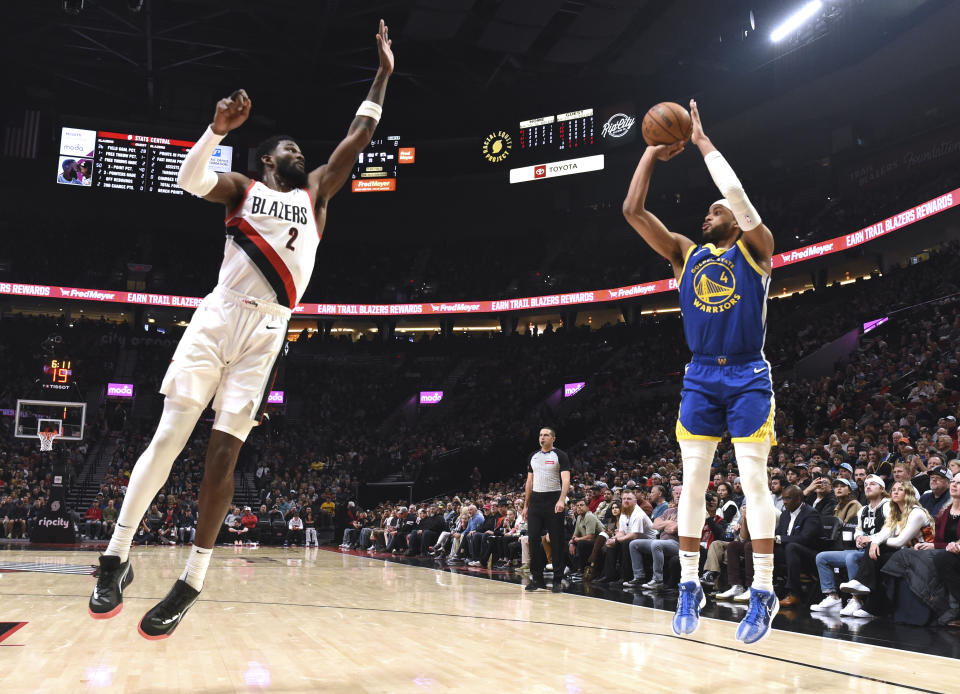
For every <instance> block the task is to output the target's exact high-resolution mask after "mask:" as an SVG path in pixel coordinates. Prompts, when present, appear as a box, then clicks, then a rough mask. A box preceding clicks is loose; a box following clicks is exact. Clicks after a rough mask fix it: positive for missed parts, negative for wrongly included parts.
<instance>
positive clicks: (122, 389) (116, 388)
mask: <svg viewBox="0 0 960 694" xmlns="http://www.w3.org/2000/svg"><path fill="white" fill-rule="evenodd" d="M107 397H111V398H132V397H133V384H132V383H108V384H107Z"/></svg>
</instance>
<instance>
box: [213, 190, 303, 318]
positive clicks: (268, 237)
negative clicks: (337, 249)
mask: <svg viewBox="0 0 960 694" xmlns="http://www.w3.org/2000/svg"><path fill="white" fill-rule="evenodd" d="M226 225H227V242H226V245H225V247H224V250H223V264H222V265H221V266H220V278H219V281H218V284H219V285H220V286H222V287H225V288H227V289H231V290H233V291H235V292H239V293H240V294H244V295H247V296H252V297H255V298H259V299H264V300H265V301H271V302H274V303H277V304H280V305H282V306H286V307H287V308H293V307H295V306H296V305H297V302H299V301H300V298H301V297H302V296H303V292H304V291H305V290H306V288H307V284H308V283H309V282H310V275H312V274H313V265H314V261H315V259H316V255H317V246H318V245H319V243H320V233H319V231H318V229H317V220H316V217H315V216H314V207H313V200H312V199H311V198H310V193H308V192H307V190H306V189H305V188H298V189H296V190H291V191H288V192H286V193H282V192H280V191H278V190H274V189H272V188H269V187H268V186H266V185H264V184H263V183H261V182H260V181H251V182H250V185H249V186H247V189H246V190H245V191H244V194H243V200H242V201H241V202H240V204H239V205H238V206H237V208H236V209H235V210H234V211H233V212H231V213H230V214H229V215H227V219H226Z"/></svg>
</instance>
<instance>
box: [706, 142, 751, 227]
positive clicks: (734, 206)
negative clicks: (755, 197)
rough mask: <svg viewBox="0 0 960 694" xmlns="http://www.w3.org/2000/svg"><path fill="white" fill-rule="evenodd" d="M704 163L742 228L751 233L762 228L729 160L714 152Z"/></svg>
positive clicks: (709, 154) (707, 156)
mask: <svg viewBox="0 0 960 694" xmlns="http://www.w3.org/2000/svg"><path fill="white" fill-rule="evenodd" d="M703 161H704V163H705V164H706V165H707V170H708V171H709V172H710V176H711V177H712V178H713V182H714V183H715V184H716V185H717V188H718V189H719V190H720V193H721V195H723V197H724V198H726V202H727V203H728V204H727V205H726V206H727V207H729V208H730V211H731V212H733V216H734V217H735V218H736V220H737V224H738V225H739V226H740V228H741V229H742V230H743V231H750V230H751V229H754V228H756V227H758V226H760V223H761V221H762V220H761V219H760V215H759V214H758V213H757V211H756V209H754V207H753V205H752V204H751V203H750V199H749V198H748V197H747V194H746V193H745V192H744V191H743V184H742V183H740V179H739V178H737V174H735V173H734V172H733V169H732V168H731V166H730V164H728V163H727V160H726V159H724V158H723V155H722V154H720V152H718V151H716V150H714V151H712V152H709V153H707V155H706V156H705V157H704V158H703ZM721 204H722V203H721Z"/></svg>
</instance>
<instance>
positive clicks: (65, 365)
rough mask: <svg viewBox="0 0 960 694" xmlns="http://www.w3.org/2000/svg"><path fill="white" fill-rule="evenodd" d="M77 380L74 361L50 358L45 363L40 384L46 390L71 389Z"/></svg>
mask: <svg viewBox="0 0 960 694" xmlns="http://www.w3.org/2000/svg"><path fill="white" fill-rule="evenodd" d="M75 382H76V377H75V376H74V372H73V362H72V361H71V360H70V359H48V360H47V361H45V362H44V363H43V379H42V380H41V382H40V385H41V387H42V388H43V389H44V390H70V389H71V388H72V387H73V384H74V383H75Z"/></svg>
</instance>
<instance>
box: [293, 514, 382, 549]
mask: <svg viewBox="0 0 960 694" xmlns="http://www.w3.org/2000/svg"><path fill="white" fill-rule="evenodd" d="M303 526H304V530H305V531H306V535H305V536H304V546H306V547H309V546H310V544H311V543H313V546H314V547H319V546H320V543H319V542H318V541H317V520H316V518H314V517H313V509H312V508H311V507H310V506H307V511H306V517H305V518H304V519H303ZM366 527H369V524H367V526H366ZM364 529H366V528H364ZM360 546H361V547H363V545H360Z"/></svg>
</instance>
